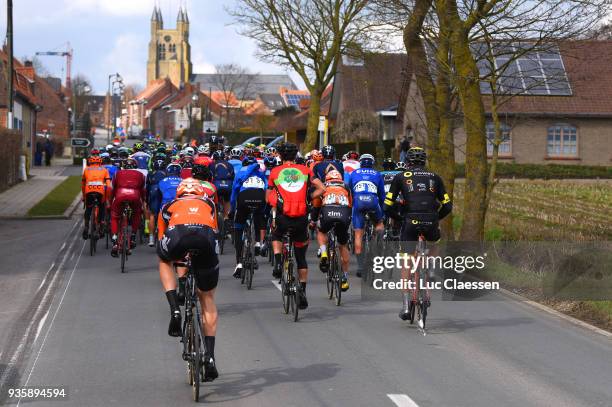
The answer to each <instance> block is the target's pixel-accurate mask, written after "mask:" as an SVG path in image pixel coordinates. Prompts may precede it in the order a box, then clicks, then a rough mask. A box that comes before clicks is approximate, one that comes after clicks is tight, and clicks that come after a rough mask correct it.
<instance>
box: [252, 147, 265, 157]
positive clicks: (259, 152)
mask: <svg viewBox="0 0 612 407" xmlns="http://www.w3.org/2000/svg"><path fill="white" fill-rule="evenodd" d="M262 156H263V153H262V152H261V150H260V149H259V148H256V149H255V150H253V157H255V158H261V157H262Z"/></svg>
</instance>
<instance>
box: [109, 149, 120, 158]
mask: <svg viewBox="0 0 612 407" xmlns="http://www.w3.org/2000/svg"><path fill="white" fill-rule="evenodd" d="M108 154H110V156H111V158H117V157H119V153H118V152H117V149H116V148H115V147H113V148H111V149H110V150H109V151H108Z"/></svg>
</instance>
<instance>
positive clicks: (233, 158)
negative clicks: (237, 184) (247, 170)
mask: <svg viewBox="0 0 612 407" xmlns="http://www.w3.org/2000/svg"><path fill="white" fill-rule="evenodd" d="M241 156H242V151H240V149H239V148H232V149H231V151H230V153H229V157H230V159H229V161H228V162H229V163H230V164H231V165H232V167H234V175H236V174H238V171H240V168H242V160H241V159H240V157H241Z"/></svg>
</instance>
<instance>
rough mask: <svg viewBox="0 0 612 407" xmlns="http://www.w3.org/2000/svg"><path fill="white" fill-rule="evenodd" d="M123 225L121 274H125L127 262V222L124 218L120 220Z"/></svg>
mask: <svg viewBox="0 0 612 407" xmlns="http://www.w3.org/2000/svg"><path fill="white" fill-rule="evenodd" d="M122 223H123V225H122V226H121V237H120V240H121V272H122V273H125V262H126V261H127V240H128V237H127V220H126V219H125V217H124V218H123V219H122Z"/></svg>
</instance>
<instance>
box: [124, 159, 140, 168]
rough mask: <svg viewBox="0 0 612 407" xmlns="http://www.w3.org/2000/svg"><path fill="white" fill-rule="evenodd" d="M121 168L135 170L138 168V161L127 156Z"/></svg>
mask: <svg viewBox="0 0 612 407" xmlns="http://www.w3.org/2000/svg"><path fill="white" fill-rule="evenodd" d="M121 168H123V169H124V170H135V169H137V168H138V163H137V162H136V160H134V159H133V158H126V159H125V161H124V162H123V165H122V166H121Z"/></svg>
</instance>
